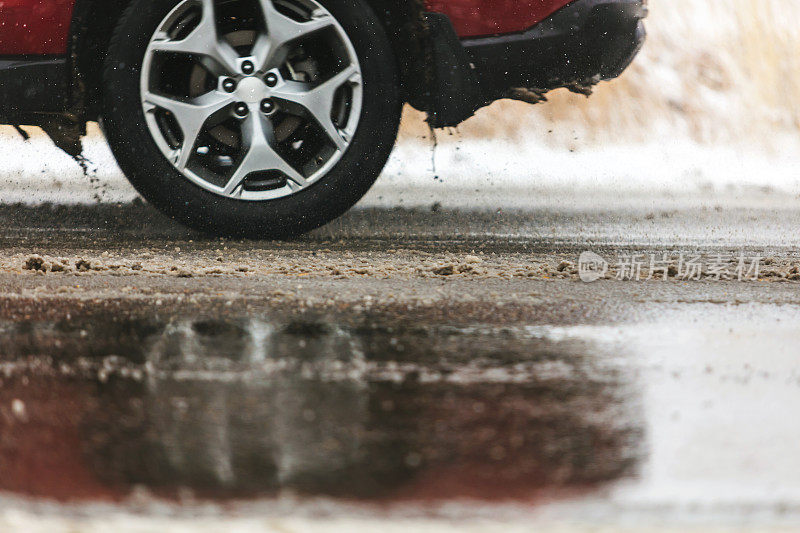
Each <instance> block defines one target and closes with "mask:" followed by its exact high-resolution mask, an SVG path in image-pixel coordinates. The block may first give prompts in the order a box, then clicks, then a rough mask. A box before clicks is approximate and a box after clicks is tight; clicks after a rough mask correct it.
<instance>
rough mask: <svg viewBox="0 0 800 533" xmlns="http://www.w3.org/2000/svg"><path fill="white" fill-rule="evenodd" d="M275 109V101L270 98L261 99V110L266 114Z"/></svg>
mask: <svg viewBox="0 0 800 533" xmlns="http://www.w3.org/2000/svg"><path fill="white" fill-rule="evenodd" d="M274 111H275V102H273V101H272V100H270V99H269V98H265V99H264V100H261V112H262V113H264V114H265V115H269V114H271V113H273V112H274Z"/></svg>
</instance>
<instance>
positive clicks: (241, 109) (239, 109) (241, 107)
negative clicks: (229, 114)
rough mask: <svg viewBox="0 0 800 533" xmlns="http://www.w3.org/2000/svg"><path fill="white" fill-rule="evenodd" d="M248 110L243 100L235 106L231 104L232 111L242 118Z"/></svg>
mask: <svg viewBox="0 0 800 533" xmlns="http://www.w3.org/2000/svg"><path fill="white" fill-rule="evenodd" d="M249 112H250V109H249V108H248V107H247V104H245V103H244V102H239V103H238V104H236V105H235V106H233V113H234V114H235V115H236V116H237V117H239V118H244V117H246V116H247V114H248V113H249Z"/></svg>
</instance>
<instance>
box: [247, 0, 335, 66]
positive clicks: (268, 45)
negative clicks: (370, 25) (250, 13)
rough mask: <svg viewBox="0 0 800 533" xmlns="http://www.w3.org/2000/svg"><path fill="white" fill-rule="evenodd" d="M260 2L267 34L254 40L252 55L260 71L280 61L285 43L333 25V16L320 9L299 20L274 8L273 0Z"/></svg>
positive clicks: (283, 56)
mask: <svg viewBox="0 0 800 533" xmlns="http://www.w3.org/2000/svg"><path fill="white" fill-rule="evenodd" d="M260 3H261V10H262V12H263V14H264V21H265V22H266V24H267V34H266V35H261V36H260V37H259V39H257V40H256V44H255V46H254V49H253V55H254V56H256V58H258V62H259V69H260V70H262V71H266V70H268V69H269V68H271V67H274V66H277V65H279V64H280V63H282V60H283V58H285V54H286V50H285V45H286V44H287V43H289V42H291V41H294V40H295V39H298V38H300V37H303V36H306V35H309V34H311V33H314V32H317V31H320V30H323V29H325V28H329V27H331V26H333V25H334V20H333V17H332V16H331V15H330V14H328V13H327V12H326V11H324V10H322V9H317V10H316V11H314V13H312V15H311V19H310V20H307V21H304V22H299V21H296V20H294V19H292V18H290V17H287V16H286V15H284V14H283V13H281V12H280V11H278V10H277V9H275V5H274V4H273V0H260Z"/></svg>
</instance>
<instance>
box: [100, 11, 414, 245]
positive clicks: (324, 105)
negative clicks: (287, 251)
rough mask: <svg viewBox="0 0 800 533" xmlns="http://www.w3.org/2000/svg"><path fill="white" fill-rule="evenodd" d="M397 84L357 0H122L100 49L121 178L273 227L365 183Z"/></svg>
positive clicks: (193, 208) (221, 224) (383, 140)
mask: <svg viewBox="0 0 800 533" xmlns="http://www.w3.org/2000/svg"><path fill="white" fill-rule="evenodd" d="M323 3H324V4H325V7H323ZM398 92H399V91H398V81H397V74H396V67H395V61H394V57H393V55H392V51H391V48H390V46H389V43H388V38H387V36H386V34H385V32H384V30H383V29H382V26H381V24H380V23H379V21H378V19H377V18H376V17H375V15H374V13H373V12H372V11H371V9H370V8H369V6H368V5H367V4H365V3H364V2H363V1H362V0H343V1H342V0H339V1H336V2H326V1H325V0H322V2H320V1H319V0H216V1H215V0H135V1H134V2H133V4H132V5H131V6H130V7H129V9H128V10H127V11H126V12H125V14H124V16H123V17H122V20H121V21H120V23H119V25H118V27H117V28H116V30H115V34H114V36H113V38H112V41H111V45H110V47H109V53H108V59H107V62H106V69H105V76H104V102H103V121H104V129H105V131H106V135H107V136H108V140H109V143H110V145H111V147H112V150H113V151H114V154H115V156H116V157H117V159H118V161H119V164H120V166H121V167H122V169H123V171H124V172H125V173H126V174H127V176H128V178H129V179H130V181H131V182H132V183H133V185H134V186H135V187H136V188H137V190H139V192H141V194H142V195H143V196H144V197H145V198H147V199H148V200H149V201H151V202H152V203H153V204H155V205H156V206H157V207H158V208H159V209H161V210H163V211H164V212H166V213H167V214H169V215H170V216H173V217H174V218H176V219H178V220H181V221H183V222H185V223H187V224H189V225H191V226H194V227H197V228H199V229H203V230H206V231H211V232H215V233H223V234H232V235H242V236H248V237H254V238H268V237H286V236H291V235H296V234H299V233H302V232H304V231H308V230H310V229H313V228H315V227H318V226H320V225H322V224H325V223H326V222H329V221H330V220H332V219H333V218H335V217H337V216H339V215H340V214H342V213H343V212H344V211H346V210H347V209H349V208H350V207H351V206H352V205H353V204H354V203H355V202H357V201H358V200H359V199H360V198H361V196H363V195H364V193H366V191H367V190H368V189H369V187H370V186H371V185H372V183H373V182H374V181H375V179H376V177H377V176H378V174H379V173H380V171H381V169H382V168H383V165H384V164H385V162H386V159H387V157H388V155H389V152H390V151H391V148H392V146H393V144H394V140H395V137H396V134H397V127H398V122H399V116H400V97H399V94H398Z"/></svg>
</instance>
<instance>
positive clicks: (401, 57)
mask: <svg viewBox="0 0 800 533" xmlns="http://www.w3.org/2000/svg"><path fill="white" fill-rule="evenodd" d="M132 1H133V0H76V1H75V8H74V10H73V18H72V23H71V25H70V33H69V50H68V60H69V61H68V62H69V76H70V80H69V82H70V83H69V85H70V96H69V111H70V113H71V114H72V115H73V116H75V117H80V119H79V120H81V121H89V120H96V119H97V118H98V116H99V113H100V109H99V107H100V106H99V102H100V97H99V96H100V94H99V92H100V87H101V78H102V71H103V69H102V66H103V62H104V61H105V57H106V51H107V50H108V44H109V41H110V40H111V34H112V33H113V31H114V28H115V26H116V24H117V21H118V20H119V17H120V16H121V14H122V13H123V12H124V10H125V9H126V8H127V7H128V5H129V4H130V3H131V2H132ZM366 2H368V3H369V4H370V5H371V7H372V8H373V10H374V11H375V13H376V14H377V15H378V18H379V19H380V20H381V22H382V24H383V26H384V29H385V30H386V33H387V35H388V36H389V39H390V41H391V44H392V48H393V50H394V52H395V58H396V60H397V67H398V71H399V73H400V77H401V88H402V95H403V99H404V101H407V102H410V103H411V104H412V105H414V106H415V107H417V108H419V109H423V110H425V108H426V105H425V102H426V101H427V99H426V95H427V94H428V91H427V90H426V87H427V86H428V81H429V80H430V76H429V75H428V73H427V65H428V64H429V62H428V61H425V58H426V57H428V55H429V54H428V48H429V46H428V42H429V40H428V34H427V25H426V23H425V17H424V3H423V0H366Z"/></svg>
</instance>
